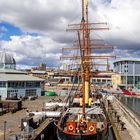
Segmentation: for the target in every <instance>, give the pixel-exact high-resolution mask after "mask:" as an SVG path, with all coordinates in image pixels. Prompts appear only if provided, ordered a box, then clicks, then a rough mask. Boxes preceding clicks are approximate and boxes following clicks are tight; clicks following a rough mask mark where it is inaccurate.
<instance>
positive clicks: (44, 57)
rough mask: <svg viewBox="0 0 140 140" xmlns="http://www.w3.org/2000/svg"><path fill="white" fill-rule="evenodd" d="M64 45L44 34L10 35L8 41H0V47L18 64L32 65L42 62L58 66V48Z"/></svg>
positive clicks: (59, 51)
mask: <svg viewBox="0 0 140 140" xmlns="http://www.w3.org/2000/svg"><path fill="white" fill-rule="evenodd" d="M65 45H66V44H60V43H57V42H54V41H53V40H52V39H51V38H48V37H47V38H46V37H45V36H31V35H23V36H11V40H10V41H2V42H1V46H2V49H3V50H6V51H7V52H9V53H11V54H13V56H14V58H15V59H16V61H17V63H18V64H24V65H34V66H35V65H38V64H39V63H42V62H44V63H47V64H48V65H49V66H50V65H52V66H54V65H56V66H58V65H59V57H60V53H61V50H60V48H61V47H65Z"/></svg>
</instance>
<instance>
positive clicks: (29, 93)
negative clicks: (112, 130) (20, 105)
mask: <svg viewBox="0 0 140 140" xmlns="http://www.w3.org/2000/svg"><path fill="white" fill-rule="evenodd" d="M25 96H36V89H28V90H26V93H25Z"/></svg>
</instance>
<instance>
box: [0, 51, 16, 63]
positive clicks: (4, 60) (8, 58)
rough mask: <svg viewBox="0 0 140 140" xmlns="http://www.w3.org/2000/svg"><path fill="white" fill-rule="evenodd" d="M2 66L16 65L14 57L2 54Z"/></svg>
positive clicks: (0, 61) (0, 57)
mask: <svg viewBox="0 0 140 140" xmlns="http://www.w3.org/2000/svg"><path fill="white" fill-rule="evenodd" d="M0 64H16V61H15V59H14V58H13V56H12V55H10V54H8V53H6V52H0Z"/></svg>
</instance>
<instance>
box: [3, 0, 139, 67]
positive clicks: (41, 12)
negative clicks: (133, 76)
mask: <svg viewBox="0 0 140 140" xmlns="http://www.w3.org/2000/svg"><path fill="white" fill-rule="evenodd" d="M89 1H90V0H89ZM33 3H34V4H33ZM89 4H91V5H90V8H89V10H90V13H89V15H90V19H91V22H100V21H101V22H104V21H105V22H108V23H109V27H110V28H111V30H110V31H109V32H100V33H99V35H98V36H100V37H101V38H102V39H104V40H105V41H106V42H108V43H109V44H112V45H113V46H115V48H116V50H115V53H116V55H118V56H119V57H120V58H128V59H131V58H133V59H139V58H140V56H139V55H140V39H139V38H140V29H139V28H138V27H139V23H140V1H139V0H135V1H132V0H124V1H122V0H91V1H90V3H89ZM80 12H81V0H71V1H69V0H59V3H58V2H56V0H47V1H46V0H36V1H34V0H24V1H21V0H12V1H11V0H0V51H2V50H6V51H7V52H9V53H11V54H12V55H13V56H14V57H15V59H16V61H17V64H19V65H28V66H32V65H34V66H35V65H38V64H39V63H41V62H46V64H47V63H48V66H58V65H59V63H60V60H59V56H61V49H60V48H62V47H71V46H72V44H73V43H72V41H74V38H75V34H74V33H67V32H66V28H67V25H68V24H70V23H79V22H80V21H81V19H80V16H81V13H80ZM50 62H51V63H50Z"/></svg>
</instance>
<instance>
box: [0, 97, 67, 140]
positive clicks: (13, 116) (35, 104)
mask: <svg viewBox="0 0 140 140" xmlns="http://www.w3.org/2000/svg"><path fill="white" fill-rule="evenodd" d="M57 98H58V96H54V97H45V96H42V97H39V98H38V99H36V100H32V101H30V100H26V101H23V102H22V104H23V108H25V109H22V110H20V111H17V112H16V113H11V112H9V113H7V114H4V115H2V116H0V140H2V139H3V132H4V130H3V129H4V121H6V122H7V123H6V137H8V135H10V134H12V133H15V132H19V131H20V124H21V119H22V118H23V117H25V116H26V114H27V112H26V110H27V109H28V110H29V111H42V108H43V104H44V102H48V101H50V100H52V99H57ZM59 98H60V96H59ZM61 98H64V97H61Z"/></svg>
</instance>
